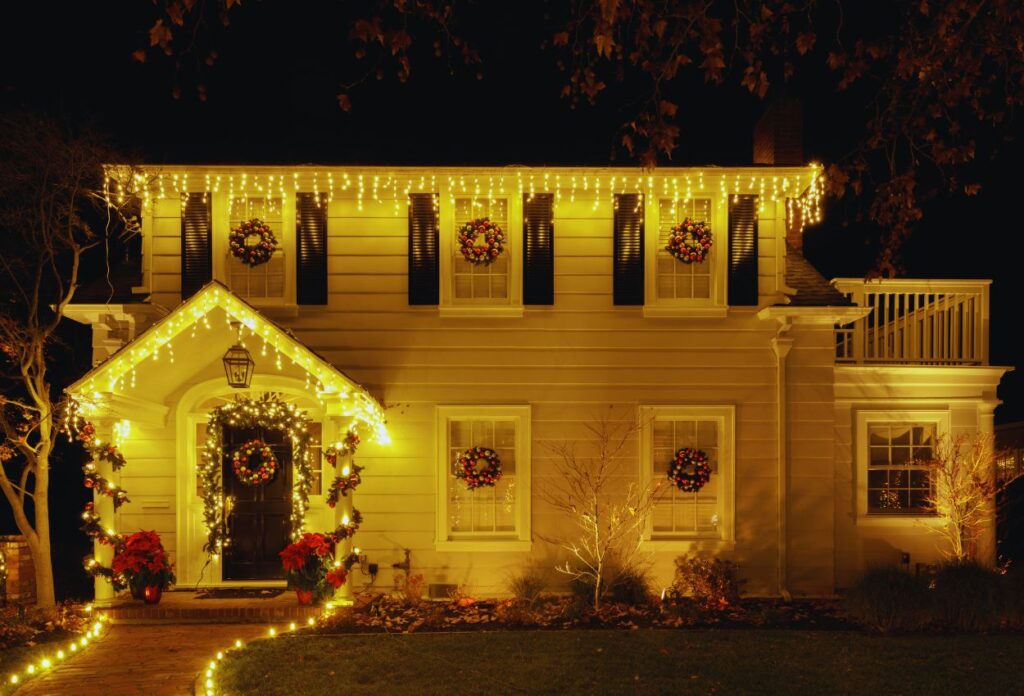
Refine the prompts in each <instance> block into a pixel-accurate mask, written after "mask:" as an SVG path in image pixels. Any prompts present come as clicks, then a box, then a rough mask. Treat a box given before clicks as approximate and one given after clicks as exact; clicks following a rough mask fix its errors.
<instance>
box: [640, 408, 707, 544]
mask: <svg viewBox="0 0 1024 696" xmlns="http://www.w3.org/2000/svg"><path fill="white" fill-rule="evenodd" d="M651 437H652V440H653V442H652V454H653V461H652V467H653V477H654V480H655V481H656V482H657V481H665V480H666V477H667V475H668V470H669V465H670V464H671V462H672V461H673V460H674V458H675V454H676V452H677V451H678V450H679V449H681V448H684V447H690V448H696V449H700V450H702V451H703V452H704V453H705V454H706V455H707V457H708V459H709V461H710V464H711V469H712V472H713V473H712V476H711V479H710V480H709V481H708V482H707V483H706V484H705V485H704V487H703V488H701V490H700V491H699V492H696V493H693V492H683V491H681V490H679V489H678V488H677V487H676V486H675V484H674V483H673V482H671V481H669V482H668V484H667V485H668V489H667V492H666V494H665V495H664V496H663V497H662V498H661V499H660V500H659V501H658V502H657V504H656V505H655V506H654V512H653V515H652V527H653V531H654V532H655V533H657V534H662V535H695V534H714V533H715V532H716V531H717V529H718V526H719V524H720V523H721V520H720V512H719V510H720V507H719V495H718V490H719V486H720V485H721V484H720V482H719V477H718V475H717V471H718V451H719V440H718V437H719V432H718V422H717V421H714V420H699V419H674V420H664V419H659V420H655V421H654V423H653V424H652V427H651ZM689 473H692V472H689Z"/></svg>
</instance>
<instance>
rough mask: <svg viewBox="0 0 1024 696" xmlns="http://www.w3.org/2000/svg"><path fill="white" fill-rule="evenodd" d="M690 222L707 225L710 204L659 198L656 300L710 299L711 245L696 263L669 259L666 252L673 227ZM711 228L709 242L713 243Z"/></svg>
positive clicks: (708, 202)
mask: <svg viewBox="0 0 1024 696" xmlns="http://www.w3.org/2000/svg"><path fill="white" fill-rule="evenodd" d="M686 219H690V220H693V221H697V222H705V223H706V224H708V225H710V224H711V201H710V200H709V199H707V198H694V199H692V200H689V201H686V202H683V201H675V200H671V199H662V200H661V201H659V205H658V246H657V264H656V268H657V276H658V277H657V288H658V291H657V296H658V299H659V300H681V299H685V300H707V299H710V298H711V275H712V269H713V268H714V264H713V262H712V258H711V257H712V256H713V255H715V253H716V251H717V250H716V249H715V248H714V245H712V247H711V253H710V254H709V255H708V256H707V257H706V258H705V259H704V260H703V261H700V262H696V261H695V262H691V263H684V262H683V261H680V260H679V259H678V258H676V257H675V256H673V255H672V254H671V253H670V252H669V251H668V249H667V247H668V245H669V240H670V239H671V238H672V237H673V236H674V234H673V228H674V227H675V226H676V225H678V224H680V223H682V222H683V221H684V220H686ZM714 232H717V230H715V229H714V228H712V239H713V240H714V241H717V239H715V237H716V236H717V235H715V234H714Z"/></svg>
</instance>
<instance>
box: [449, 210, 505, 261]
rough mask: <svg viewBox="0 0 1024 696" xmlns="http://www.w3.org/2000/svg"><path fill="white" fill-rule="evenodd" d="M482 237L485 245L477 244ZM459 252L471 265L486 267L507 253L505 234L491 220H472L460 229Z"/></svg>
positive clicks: (484, 218)
mask: <svg viewBox="0 0 1024 696" xmlns="http://www.w3.org/2000/svg"><path fill="white" fill-rule="evenodd" d="M481 235H482V236H483V240H484V243H483V244H477V243H476V241H477V239H478V238H479V237H480V236H481ZM459 251H461V252H462V256H463V257H465V259H466V260H467V261H469V262H470V263H472V264H477V265H483V266H486V265H488V264H490V263H492V262H493V261H494V260H496V259H497V258H498V257H499V256H501V253H502V252H503V251H505V233H504V232H502V231H501V227H499V226H498V225H497V224H495V223H493V222H491V219H490V218H486V217H483V218H477V219H475V220H470V221H469V222H467V223H466V224H465V225H463V226H462V227H461V228H459Z"/></svg>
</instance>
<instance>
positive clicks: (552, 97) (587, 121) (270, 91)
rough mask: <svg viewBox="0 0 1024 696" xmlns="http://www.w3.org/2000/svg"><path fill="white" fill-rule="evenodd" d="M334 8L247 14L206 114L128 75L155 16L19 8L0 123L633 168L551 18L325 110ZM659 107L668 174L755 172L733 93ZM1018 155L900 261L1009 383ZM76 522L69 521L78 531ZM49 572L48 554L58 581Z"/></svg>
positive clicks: (830, 146)
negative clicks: (576, 88) (34, 120)
mask: <svg viewBox="0 0 1024 696" xmlns="http://www.w3.org/2000/svg"><path fill="white" fill-rule="evenodd" d="M346 5H347V3H343V2H335V3H314V2H312V1H311V0H298V1H295V2H287V3H284V2H278V3H274V2H255V1H251V0H247V2H245V3H244V5H243V7H242V9H241V11H235V12H234V13H233V15H232V16H233V26H232V27H231V28H230V29H229V30H227V31H226V32H224V33H223V34H222V35H221V36H220V39H219V53H220V59H219V61H218V63H217V64H216V65H215V66H214V67H213V68H212V69H209V70H208V73H207V75H206V77H205V81H206V85H207V91H208V94H209V99H208V100H207V101H206V102H201V101H199V100H198V99H197V98H196V91H195V84H196V83H195V79H194V78H193V77H192V76H191V75H189V74H185V75H183V76H182V82H181V86H182V96H181V98H180V99H177V100H175V99H174V98H172V94H171V92H172V87H173V85H174V79H175V75H174V73H173V71H172V70H171V68H170V66H169V63H168V61H161V60H158V59H157V60H155V59H154V58H155V57H154V56H152V55H151V56H150V60H148V61H147V62H146V64H140V63H139V62H137V61H134V60H132V58H131V52H132V51H133V50H135V49H137V48H139V47H141V46H143V45H144V44H145V41H146V29H147V28H148V27H149V26H150V25H151V24H152V22H153V15H152V11H153V10H152V7H151V6H150V4H149V3H146V2H137V1H135V2H131V1H129V0H119V1H116V2H110V3H101V4H95V3H66V4H65V3H61V4H60V5H59V7H58V6H57V5H54V4H53V3H21V4H19V17H18V19H17V21H14V20H13V18H7V19H6V21H5V22H4V23H3V30H2V31H3V40H2V41H0V51H2V65H3V66H4V73H3V76H2V80H0V95H2V96H0V99H2V101H3V104H2V109H3V110H5V111H6V110H11V109H29V110H33V111H38V112H43V113H46V114H50V115H53V116H57V117H60V118H63V119H66V120H67V121H69V122H72V123H83V124H88V125H91V126H92V127H94V128H96V129H98V130H100V131H101V132H104V133H106V134H108V135H109V136H110V138H111V140H112V141H113V143H114V144H115V145H117V146H118V147H119V148H120V149H121V150H122V151H124V152H125V153H127V155H128V156H136V157H139V158H141V159H143V160H145V161H147V162H152V163H160V162H168V163H180V162H197V163H199V162H205V163H211V162H223V163H245V162H248V163H264V164H268V163H289V164H299V163H302V164H304V163H318V164H331V165H342V164H372V163H381V164H395V165H400V164H480V165H505V164H534V165H539V164H551V165H562V164H565V165H568V164H579V165H583V164H586V165H605V164H620V165H629V164H632V163H633V162H631V161H630V159H629V158H628V157H627V156H626V155H625V154H624V153H622V152H620V153H619V154H618V158H617V159H615V160H613V159H612V158H611V155H612V150H613V146H614V144H615V143H616V142H617V140H618V135H617V133H618V130H617V129H618V126H619V125H620V124H621V123H622V121H623V120H624V119H625V118H626V117H628V116H629V115H630V113H631V111H630V109H631V106H632V104H633V103H634V102H635V99H636V98H637V97H638V96H639V95H640V92H639V91H638V90H636V89H635V88H631V87H630V86H628V85H627V86H615V85H613V86H611V87H610V88H609V90H608V91H607V92H606V94H605V95H604V96H603V98H602V99H601V100H600V102H599V104H598V106H597V107H588V106H583V107H580V108H578V109H576V110H572V109H570V108H569V106H568V104H567V103H566V102H565V101H563V100H562V99H560V98H559V90H560V88H561V86H562V84H563V76H562V74H561V73H559V72H558V71H557V70H556V69H555V67H554V63H555V55H554V54H553V53H552V52H551V51H550V50H548V49H542V48H540V44H541V41H542V39H544V38H546V36H545V34H547V33H549V32H548V30H546V29H545V28H544V26H543V24H544V23H543V21H542V20H543V18H544V16H545V12H546V9H545V8H546V6H547V5H546V3H541V2H531V1H525V2H514V3H513V2H506V1H504V0H498V1H494V2H486V3H477V5H478V6H477V7H476V8H475V9H474V8H472V7H470V8H469V9H468V11H467V14H466V15H464V20H465V26H467V27H471V28H472V32H473V34H474V35H475V36H478V37H480V40H477V41H476V44H477V45H478V46H479V47H480V48H481V54H482V58H483V64H482V66H481V67H480V68H479V69H480V71H481V72H482V75H481V76H478V75H477V74H476V73H477V68H475V67H474V68H468V69H467V68H465V67H463V66H461V65H459V64H458V61H457V59H456V60H455V61H454V62H453V63H452V64H451V65H449V64H447V63H446V62H444V61H438V60H434V59H432V58H430V57H429V56H420V57H419V60H414V64H413V73H412V78H411V80H410V81H409V82H408V83H407V84H404V85H402V84H400V83H399V82H398V81H397V80H395V79H394V78H393V77H387V78H385V79H384V80H382V81H379V82H378V81H376V80H373V79H372V78H371V79H370V80H369V81H368V82H367V83H365V84H364V85H363V86H361V87H360V88H359V89H357V90H355V91H354V92H353V93H352V102H353V111H352V113H350V114H346V113H344V112H342V111H341V109H339V107H338V104H337V100H336V94H337V93H338V91H339V89H338V86H339V84H340V82H341V81H342V79H343V77H344V76H346V75H347V76H352V75H354V74H356V73H355V72H354V70H355V69H356V67H357V64H356V63H355V61H354V59H353V57H352V49H351V46H350V44H349V43H348V41H347V39H346V37H347V26H348V22H347V18H346V17H345V16H343V14H342V12H343V11H344V8H345V6H346ZM866 5H867V6H869V7H871V8H873V9H870V11H867V12H866V13H865V15H864V16H863V17H847V18H846V22H847V25H846V26H851V25H853V26H855V25H856V23H857V22H858V21H859V22H866V21H877V20H878V12H880V11H882V10H883V9H884V8H885V5H886V3H880V4H878V3H866ZM324 6H328V7H330V8H333V9H330V10H324V9H322V8H323V7H324ZM480 6H483V7H480ZM101 7H102V8H103V9H102V10H100V9H98V8H101ZM314 8H316V9H315V10H314ZM474 12H475V13H476V14H473V13H474ZM485 12H489V13H490V14H484V13H485ZM332 13H333V14H332ZM414 38H415V36H414ZM450 67H453V68H454V75H452V74H451V73H450V70H449V68H450ZM821 70H824V68H821ZM823 75H824V73H815V72H813V71H812V72H810V73H807V72H805V73H801V74H799V75H798V77H797V79H796V80H794V82H793V83H792V84H791V85H789V86H788V87H787V88H786V93H787V94H788V95H789V96H796V97H799V98H801V99H802V100H803V102H804V105H805V114H804V123H805V149H806V153H807V159H808V160H817V161H820V162H825V163H827V162H829V161H835V159H836V158H838V157H840V156H842V154H843V153H845V152H847V151H849V149H850V148H851V145H852V144H853V142H854V141H853V140H852V138H853V137H855V136H856V135H858V134H859V133H860V124H861V123H862V122H863V120H864V114H865V108H866V105H865V103H864V101H863V97H862V96H860V95H855V94H842V95H838V94H836V93H835V92H834V91H833V89H832V87H831V83H829V82H827V81H826V80H825V79H824V78H823ZM670 96H672V97H674V99H675V101H677V102H678V103H679V104H680V113H681V114H682V120H681V124H680V125H681V128H682V137H681V146H680V149H679V151H677V152H676V153H675V154H674V157H673V160H672V163H674V164H686V165H697V164H699V165H707V164H722V165H730V164H746V163H750V159H751V155H750V153H751V133H752V130H753V126H754V123H755V121H756V120H757V118H758V116H759V115H760V112H761V110H762V109H763V103H762V102H761V101H760V100H758V99H756V98H754V97H752V96H750V95H749V94H748V93H747V92H746V90H745V89H743V88H741V87H739V86H738V85H736V84H735V80H733V81H732V83H730V84H729V86H725V87H710V86H706V85H704V84H703V81H702V80H701V79H700V78H699V77H696V76H695V77H694V78H693V79H692V81H691V82H689V83H687V84H685V85H682V86H680V88H679V89H678V91H677V92H676V93H675V94H673V95H670ZM858 99H860V100H861V101H858ZM1017 130H1018V132H1020V131H1021V128H1020V126H1019V125H1018V127H1017ZM1022 155H1024V147H1022V146H1021V144H1020V142H1016V143H1014V144H1012V145H1011V146H1010V147H1008V148H1007V149H1005V150H1004V151H1003V152H1002V154H1001V155H1000V157H999V159H998V160H997V161H996V162H995V163H993V164H991V165H985V166H984V167H982V168H980V169H981V175H980V181H981V183H982V184H983V189H982V192H981V193H980V195H978V196H976V197H973V198H964V197H947V198H944V199H941V200H938V201H936V202H934V203H933V204H930V205H929V206H928V207H927V208H926V210H925V219H924V221H923V223H922V224H921V226H920V231H919V232H918V233H917V236H916V237H915V238H914V239H913V240H912V241H911V243H910V244H908V246H907V247H906V249H905V264H906V268H907V275H908V276H911V277H937V278H942V277H949V278H983V277H986V278H992V279H993V280H994V284H993V288H992V317H993V319H992V331H991V337H992V338H991V362H992V364H998V365H1011V366H1017V367H1018V368H1019V367H1021V365H1022V363H1024V349H1022V348H1021V343H1020V342H1019V341H1018V340H1016V339H1015V338H1014V334H1015V332H1016V329H1017V327H1016V322H1017V321H1018V316H1019V313H1020V306H1019V304H1018V302H1017V299H1018V297H1020V295H1021V290H1022V287H1024V273H1022V272H1021V270H1020V268H1019V260H1018V251H1019V250H1020V249H1021V248H1022V246H1024V245H1021V243H1020V241H1019V240H1018V236H1019V234H1020V223H1019V221H1018V219H1017V215H1019V212H1018V211H1019V201H1020V198H1021V191H1020V190H1019V188H1020V177H1017V176H1006V177H1002V176H1000V175H999V171H1000V169H1004V170H1007V171H1011V172H1012V171H1016V167H1017V165H1018V164H1019V162H1020V161H1021V159H1022ZM666 163H668V162H667V161H666ZM1011 167H1012V168H1011ZM853 212H855V208H852V207H851V206H849V205H841V206H840V205H835V204H833V205H831V206H830V207H829V208H828V209H827V213H826V221H825V223H824V224H822V225H821V226H819V227H818V228H814V229H811V230H809V231H808V234H807V238H806V243H805V253H806V255H807V256H808V257H809V258H810V259H811V261H812V262H814V263H815V264H816V265H817V266H818V268H819V269H820V270H821V271H822V272H823V274H824V275H826V277H834V276H840V275H848V276H861V275H863V274H865V273H867V272H868V271H869V270H871V268H872V261H873V259H874V249H873V247H872V246H871V245H870V244H866V243H865V236H866V235H865V233H864V231H863V228H862V227H861V226H860V225H859V224H858V223H857V222H856V221H855V220H854V218H853V217H852V213H853ZM1000 397H1001V398H1002V399H1003V400H1004V402H1005V403H1004V405H1003V406H1001V407H1000V408H999V409H998V410H997V411H996V419H997V421H998V422H1007V421H1013V420H1024V375H1022V374H1021V373H1019V372H1018V373H1011V374H1010V375H1008V376H1007V377H1005V378H1004V381H1003V386H1002V388H1001V389H1000ZM76 488H77V486H76ZM83 490H84V489H83ZM84 499H85V497H84V495H83V500H84ZM4 507H6V506H4ZM69 509H71V508H69ZM80 509H81V508H80V505H79V506H76V507H73V511H74V514H75V515H77V510H80ZM59 524H61V523H59V522H58V525H59ZM0 526H3V521H2V519H0ZM61 555H62V554H60V553H57V554H55V561H56V562H57V563H58V575H60V574H61V568H60V563H61V561H60V558H61ZM73 560H74V563H76V564H77V563H78V560H77V558H75V559H73ZM70 567H71V566H70V565H69V568H70Z"/></svg>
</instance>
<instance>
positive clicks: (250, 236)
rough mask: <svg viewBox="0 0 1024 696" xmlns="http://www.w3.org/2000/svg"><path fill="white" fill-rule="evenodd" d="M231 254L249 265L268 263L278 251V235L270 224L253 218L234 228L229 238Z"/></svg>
mask: <svg viewBox="0 0 1024 696" xmlns="http://www.w3.org/2000/svg"><path fill="white" fill-rule="evenodd" d="M228 243H229V246H230V249H231V255H232V256H234V257H235V258H236V259H239V260H240V261H241V262H242V263H244V264H246V265H247V266H259V265H260V264H261V263H266V262H267V261H269V260H270V257H271V256H273V255H274V252H275V251H277V237H275V236H274V231H273V230H271V229H270V225H268V224H267V223H265V222H263V221H262V220H260V219H259V218H253V219H251V220H246V221H244V222H242V223H240V224H239V225H238V226H237V227H234V228H232V230H231V236H230V237H229V239H228Z"/></svg>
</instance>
